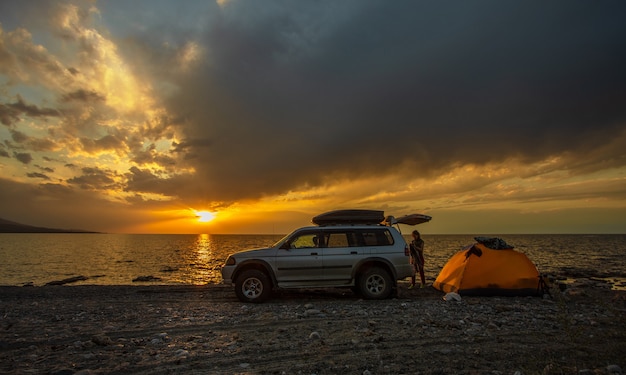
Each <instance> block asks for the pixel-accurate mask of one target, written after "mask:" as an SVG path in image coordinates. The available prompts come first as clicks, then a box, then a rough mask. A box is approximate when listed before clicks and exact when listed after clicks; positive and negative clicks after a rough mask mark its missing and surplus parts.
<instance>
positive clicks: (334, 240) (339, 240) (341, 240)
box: [326, 232, 350, 247]
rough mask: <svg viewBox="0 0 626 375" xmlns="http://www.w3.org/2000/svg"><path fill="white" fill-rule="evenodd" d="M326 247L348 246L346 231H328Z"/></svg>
mask: <svg viewBox="0 0 626 375" xmlns="http://www.w3.org/2000/svg"><path fill="white" fill-rule="evenodd" d="M326 237H327V239H326V247H349V246H350V242H349V241H348V236H347V233H346V232H330V233H328V234H327V236H326Z"/></svg>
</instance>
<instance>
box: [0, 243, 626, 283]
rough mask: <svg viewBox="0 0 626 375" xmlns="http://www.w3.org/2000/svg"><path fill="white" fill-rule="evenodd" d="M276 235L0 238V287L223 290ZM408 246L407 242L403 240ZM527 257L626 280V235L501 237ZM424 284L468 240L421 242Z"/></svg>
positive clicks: (575, 273) (559, 268)
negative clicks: (231, 257)
mask: <svg viewBox="0 0 626 375" xmlns="http://www.w3.org/2000/svg"><path fill="white" fill-rule="evenodd" d="M281 237H282V236H280V235H207V234H201V235H139V234H136V235H129V234H0V285H26V284H32V285H43V284H45V283H47V282H50V281H55V280H62V279H65V278H69V277H74V276H85V277H87V278H88V280H86V281H80V282H78V283H76V284H99V285H129V284H134V283H133V281H132V280H133V279H135V278H137V277H139V276H154V277H158V278H160V280H158V281H154V282H151V283H153V284H155V283H156V284H200V285H202V284H211V283H220V282H221V275H220V267H221V266H222V264H223V263H224V261H225V260H226V257H227V256H228V254H230V253H232V252H235V251H238V250H243V249H249V248H257V247H264V246H269V245H271V244H273V243H274V242H276V241H277V240H279V239H280V238H281ZM405 237H406V239H407V240H409V241H410V237H409V236H405ZM498 237H500V238H502V239H504V240H505V241H506V242H507V243H509V244H511V245H513V246H515V249H516V250H518V251H520V252H523V253H525V254H526V255H528V257H529V258H530V259H531V260H532V261H533V262H534V263H535V264H536V265H537V268H538V269H539V272H541V273H544V274H551V275H555V276H558V277H567V278H580V277H599V278H607V279H613V280H615V281H623V280H624V279H625V278H626V271H625V269H626V262H625V261H624V259H623V258H624V255H626V235H498ZM423 238H424V241H425V242H426V245H425V253H426V262H427V263H426V276H427V278H429V279H431V280H432V279H434V278H435V277H436V276H437V274H438V273H439V271H440V270H441V268H442V267H443V266H444V265H445V263H446V262H447V261H448V259H449V258H450V256H452V255H453V254H454V253H456V252H457V251H459V250H461V249H462V248H463V247H465V246H467V245H471V244H472V243H474V242H475V241H474V239H473V236H470V235H424V236H423Z"/></svg>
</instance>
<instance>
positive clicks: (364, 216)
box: [311, 210, 385, 226]
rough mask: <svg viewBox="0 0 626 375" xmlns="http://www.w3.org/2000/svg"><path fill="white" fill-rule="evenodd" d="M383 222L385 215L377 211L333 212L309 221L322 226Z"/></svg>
mask: <svg viewBox="0 0 626 375" xmlns="http://www.w3.org/2000/svg"><path fill="white" fill-rule="evenodd" d="M384 220H385V213H384V212H383V211H377V210H335V211H329V212H325V213H323V214H319V215H317V216H315V217H313V219H312V220H311V221H312V222H313V224H316V225H320V226H324V225H349V224H352V225H356V224H370V225H371V224H380V223H381V222H383V221H384Z"/></svg>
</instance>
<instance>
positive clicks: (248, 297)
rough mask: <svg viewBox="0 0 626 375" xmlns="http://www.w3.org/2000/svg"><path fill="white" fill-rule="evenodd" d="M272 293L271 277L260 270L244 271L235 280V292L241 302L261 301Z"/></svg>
mask: <svg viewBox="0 0 626 375" xmlns="http://www.w3.org/2000/svg"><path fill="white" fill-rule="evenodd" d="M271 293H272V283H271V282H270V279H269V277H267V275H266V274H265V273H264V272H262V271H259V270H247V271H243V272H242V273H241V275H240V276H239V277H238V278H237V281H236V282H235V294H236V295H237V298H239V300H240V301H241V302H252V303H261V302H263V301H265V300H267V299H268V298H269V296H270V294H271Z"/></svg>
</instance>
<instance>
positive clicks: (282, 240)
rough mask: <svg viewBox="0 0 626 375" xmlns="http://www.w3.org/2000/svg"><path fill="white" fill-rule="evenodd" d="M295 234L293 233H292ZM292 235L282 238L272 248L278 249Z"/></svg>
mask: <svg viewBox="0 0 626 375" xmlns="http://www.w3.org/2000/svg"><path fill="white" fill-rule="evenodd" d="M292 233H293V232H292ZM292 233H289V234H288V235H286V236H284V237H283V238H281V239H280V240H278V241H276V242H275V243H274V244H273V245H272V247H277V246H278V245H280V244H282V243H283V242H285V240H287V237H289V236H291V234H292Z"/></svg>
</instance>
